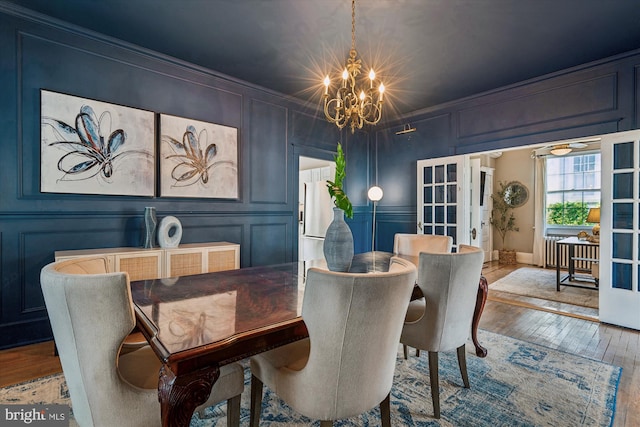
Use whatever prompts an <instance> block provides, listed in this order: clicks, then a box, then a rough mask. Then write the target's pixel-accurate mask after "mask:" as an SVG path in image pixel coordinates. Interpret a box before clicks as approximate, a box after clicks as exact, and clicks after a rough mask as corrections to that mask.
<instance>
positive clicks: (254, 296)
mask: <svg viewBox="0 0 640 427" xmlns="http://www.w3.org/2000/svg"><path fill="white" fill-rule="evenodd" d="M391 256H392V254H390V253H386V252H368V253H363V254H357V255H355V257H354V260H353V263H352V266H351V270H350V272H360V273H363V274H366V273H371V272H375V271H387V270H388V266H389V261H390V259H391ZM404 258H409V259H411V257H404ZM411 260H412V261H413V262H416V258H413V259H411ZM310 267H319V268H326V264H325V263H324V261H323V260H316V261H301V262H291V263H285V264H278V265H268V266H260V267H248V268H241V269H238V270H228V271H222V272H216V273H207V274H199V275H193V276H182V277H175V278H170V279H155V280H141V281H134V282H131V293H132V297H133V302H134V309H135V314H136V319H137V325H138V328H139V329H140V330H141V332H142V334H143V335H144V336H145V338H146V339H147V341H148V342H149V345H150V346H151V348H152V349H153V351H154V352H155V354H156V355H157V356H158V358H159V359H160V360H161V361H162V368H161V370H160V377H159V382H158V399H159V401H160V406H161V417H162V425H163V426H165V427H168V426H171V427H175V426H188V425H189V423H190V420H191V417H192V414H193V411H194V410H195V408H196V407H197V406H199V405H200V404H202V403H204V402H205V401H206V400H207V398H208V397H209V394H210V391H211V388H212V386H213V385H214V383H215V381H216V380H217V379H218V377H219V375H220V366H223V365H225V364H228V363H232V362H234V361H238V360H241V359H244V358H246V357H249V356H252V355H255V354H258V353H261V352H264V351H267V350H270V349H273V348H276V347H278V346H282V345H285V344H288V343H291V342H293V341H296V340H299V339H303V338H306V337H307V336H308V332H307V328H306V326H305V324H304V321H303V320H302V317H301V310H302V300H303V297H304V284H305V276H306V271H307V270H308V269H309V268H310ZM487 292H488V287H487V282H486V280H484V278H481V279H480V283H479V286H478V299H477V303H476V308H475V313H474V320H473V325H472V339H473V342H474V345H475V347H476V354H477V355H478V356H479V357H485V356H486V354H487V350H486V349H485V348H484V347H482V346H481V345H480V344H479V342H478V340H477V328H478V323H479V320H480V315H481V314H482V310H483V308H484V303H485V301H486V297H487ZM420 296H421V295H420V293H419V288H417V287H416V292H414V295H413V297H412V298H419V297H420Z"/></svg>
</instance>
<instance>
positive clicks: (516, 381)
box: [0, 330, 621, 427]
mask: <svg viewBox="0 0 640 427" xmlns="http://www.w3.org/2000/svg"><path fill="white" fill-rule="evenodd" d="M479 338H480V341H481V342H482V344H483V345H485V346H486V347H487V349H488V350H489V354H488V356H487V357H486V358H484V359H480V358H478V357H476V356H474V355H473V346H472V345H471V344H469V345H468V347H467V364H468V372H469V379H470V382H471V388H469V389H465V388H463V387H462V379H461V378H460V371H459V368H458V363H457V359H456V355H455V351H454V352H451V353H441V354H440V390H441V392H440V393H441V395H440V399H441V400H440V405H441V410H442V418H441V419H440V420H435V419H434V418H433V407H432V404H431V394H430V387H429V366H428V361H427V357H426V352H423V353H422V355H421V357H419V358H418V357H415V356H412V357H410V358H409V360H406V361H405V360H404V359H403V358H402V351H401V349H400V348H399V350H400V351H399V352H398V362H397V366H396V374H395V380H394V386H393V389H392V392H391V416H392V420H391V425H393V426H448V427H454V426H455V427H461V426H492V427H499V426H505V427H507V426H509V427H513V426H522V427H529V426H532V427H533V426H572V427H576V426H611V425H612V423H613V415H614V412H615V402H616V392H617V387H618V381H619V379H620V374H621V368H618V367H615V366H612V365H608V364H606V363H602V362H599V361H594V360H591V359H586V358H583V357H579V356H575V355H571V354H567V353H563V352H560V351H557V350H553V349H549V348H546V347H542V346H539V345H535V344H531V343H527V342H524V341H520V340H516V339H513V338H509V337H505V336H502V335H498V334H494V333H491V332H487V331H483V330H481V331H479ZM249 377H250V373H249V370H248V369H246V370H245V383H246V387H245V391H244V393H243V395H242V409H241V425H243V426H247V425H248V424H249V394H250V393H249ZM263 399H264V400H263V410H262V414H261V417H260V425H261V426H273V427H302V426H311V425H314V426H317V425H319V423H318V421H317V420H310V419H307V418H305V417H302V416H300V415H298V414H296V413H295V412H294V411H293V410H292V409H291V408H290V407H288V406H287V405H286V404H285V403H283V402H282V401H281V400H280V399H278V398H277V396H275V395H274V394H273V393H272V392H271V391H270V390H269V389H268V388H266V387H265V389H264V398H263ZM54 402H55V403H69V399H68V392H67V388H66V385H65V383H64V377H63V376H62V374H58V375H54V376H51V377H47V378H42V379H39V380H35V381H32V382H29V383H25V384H20V385H16V386H12V387H8V388H4V389H0V403H23V404H24V403H54ZM225 411H226V405H225V404H219V405H215V406H212V407H210V408H207V410H206V411H205V414H204V418H203V419H200V418H199V417H198V415H194V416H193V418H192V420H191V427H210V426H216V427H218V426H219V427H222V426H225V425H226V416H225ZM334 425H336V426H343V427H352V426H377V425H380V414H379V410H378V408H376V409H372V410H371V411H369V412H367V413H365V414H363V415H361V416H358V417H355V418H352V419H348V420H340V421H337V422H335V423H334Z"/></svg>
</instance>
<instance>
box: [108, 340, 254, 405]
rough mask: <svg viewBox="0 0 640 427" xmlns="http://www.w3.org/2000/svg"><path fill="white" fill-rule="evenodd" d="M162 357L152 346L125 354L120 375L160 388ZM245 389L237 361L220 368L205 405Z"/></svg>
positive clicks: (129, 379) (147, 386)
mask: <svg viewBox="0 0 640 427" xmlns="http://www.w3.org/2000/svg"><path fill="white" fill-rule="evenodd" d="M161 366H162V364H161V363H160V359H158V357H157V356H156V355H155V354H154V353H153V350H152V349H151V347H149V346H148V345H147V346H144V347H142V348H140V349H138V350H136V351H132V352H130V353H127V354H123V355H121V356H120V357H119V359H118V371H119V372H120V376H121V377H122V378H123V379H124V380H125V381H127V382H128V383H130V384H132V385H134V386H136V387H138V388H143V389H153V390H157V389H158V377H159V372H160V367H161ZM242 390H244V371H243V369H242V366H240V365H239V364H237V363H231V364H229V365H224V366H222V367H221V368H220V377H219V378H218V381H216V383H215V384H214V386H213V389H212V390H211V395H210V396H209V399H208V400H207V403H205V404H204V405H203V406H210V405H212V404H214V403H217V402H220V401H223V400H227V399H229V398H231V397H234V396H237V395H239V394H241V393H242Z"/></svg>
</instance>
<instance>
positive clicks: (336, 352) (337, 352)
mask: <svg viewBox="0 0 640 427" xmlns="http://www.w3.org/2000/svg"><path fill="white" fill-rule="evenodd" d="M415 279H416V268H415V266H414V265H413V264H412V263H410V262H408V261H406V260H402V259H399V258H395V257H394V258H392V260H391V264H390V268H389V271H388V272H381V273H370V274H367V273H360V274H358V273H337V272H331V271H328V270H321V269H316V268H311V269H309V270H308V272H307V280H306V284H305V291H304V302H303V308H302V318H303V319H304V322H305V324H306V325H307V329H308V331H309V341H308V342H309V343H310V349H308V352H307V353H306V354H307V355H308V357H307V358H302V359H297V360H302V364H303V366H296V365H286V363H285V365H286V366H282V362H280V361H277V360H276V359H278V358H279V356H275V355H276V354H278V350H279V349H276V350H273V351H272V352H274V353H273V355H269V354H264V355H257V356H254V357H253V358H252V360H251V369H252V373H253V374H254V375H255V376H256V377H258V378H260V380H261V381H262V382H264V384H266V385H267V386H269V387H270V388H272V390H275V392H276V394H277V395H278V396H280V397H281V398H282V399H283V400H284V401H285V402H287V403H288V404H289V405H290V406H291V407H292V408H294V409H295V410H296V411H298V412H299V413H301V414H303V415H305V416H307V417H310V418H312V419H317V420H318V419H319V420H338V419H343V418H349V417H352V416H355V415H358V414H361V413H363V412H366V411H368V410H370V409H372V408H374V407H375V406H377V405H378V404H380V403H381V402H382V401H383V400H385V399H386V397H387V396H388V395H389V393H390V391H391V385H392V382H393V374H394V370H395V365H396V355H397V351H398V342H399V339H400V332H401V330H402V324H403V320H404V316H405V313H406V310H407V305H408V303H409V299H410V297H411V292H412V290H413V287H414V284H415ZM294 347H295V348H298V347H299V345H297V344H295V343H294V344H293V347H292V349H293V348H294ZM307 348H308V347H307ZM290 355H291V352H290V351H285V353H284V354H283V357H284V358H285V359H286V358H289V357H290ZM305 362H306V364H305ZM296 363H297V362H296ZM260 387H261V386H260ZM387 416H388V414H387ZM383 418H384V417H383ZM254 425H257V419H256V420H255V424H254Z"/></svg>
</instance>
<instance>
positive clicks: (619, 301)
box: [599, 131, 640, 330]
mask: <svg viewBox="0 0 640 427" xmlns="http://www.w3.org/2000/svg"><path fill="white" fill-rule="evenodd" d="M601 150H602V203H601V208H600V291H599V292H600V308H599V316H600V321H602V322H606V323H611V324H614V325H619V326H624V327H627V328H633V329H639V330H640V288H639V286H638V282H639V279H640V277H639V276H640V238H639V235H640V131H629V132H620V133H616V134H611V135H604V136H603V137H602V143H601Z"/></svg>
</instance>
